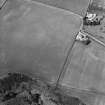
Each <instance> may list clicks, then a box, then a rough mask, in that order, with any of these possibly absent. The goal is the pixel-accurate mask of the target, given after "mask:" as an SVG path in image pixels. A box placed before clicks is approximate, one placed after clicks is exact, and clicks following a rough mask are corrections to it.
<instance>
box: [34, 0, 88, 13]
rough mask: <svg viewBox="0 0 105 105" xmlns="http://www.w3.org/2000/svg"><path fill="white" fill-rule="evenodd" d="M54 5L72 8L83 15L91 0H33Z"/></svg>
mask: <svg viewBox="0 0 105 105" xmlns="http://www.w3.org/2000/svg"><path fill="white" fill-rule="evenodd" d="M33 1H39V2H43V3H45V4H49V5H53V6H56V7H59V8H63V9H66V10H70V11H72V12H74V13H77V14H79V15H83V14H84V13H85V11H86V9H87V7H88V3H89V0H33Z"/></svg>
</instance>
